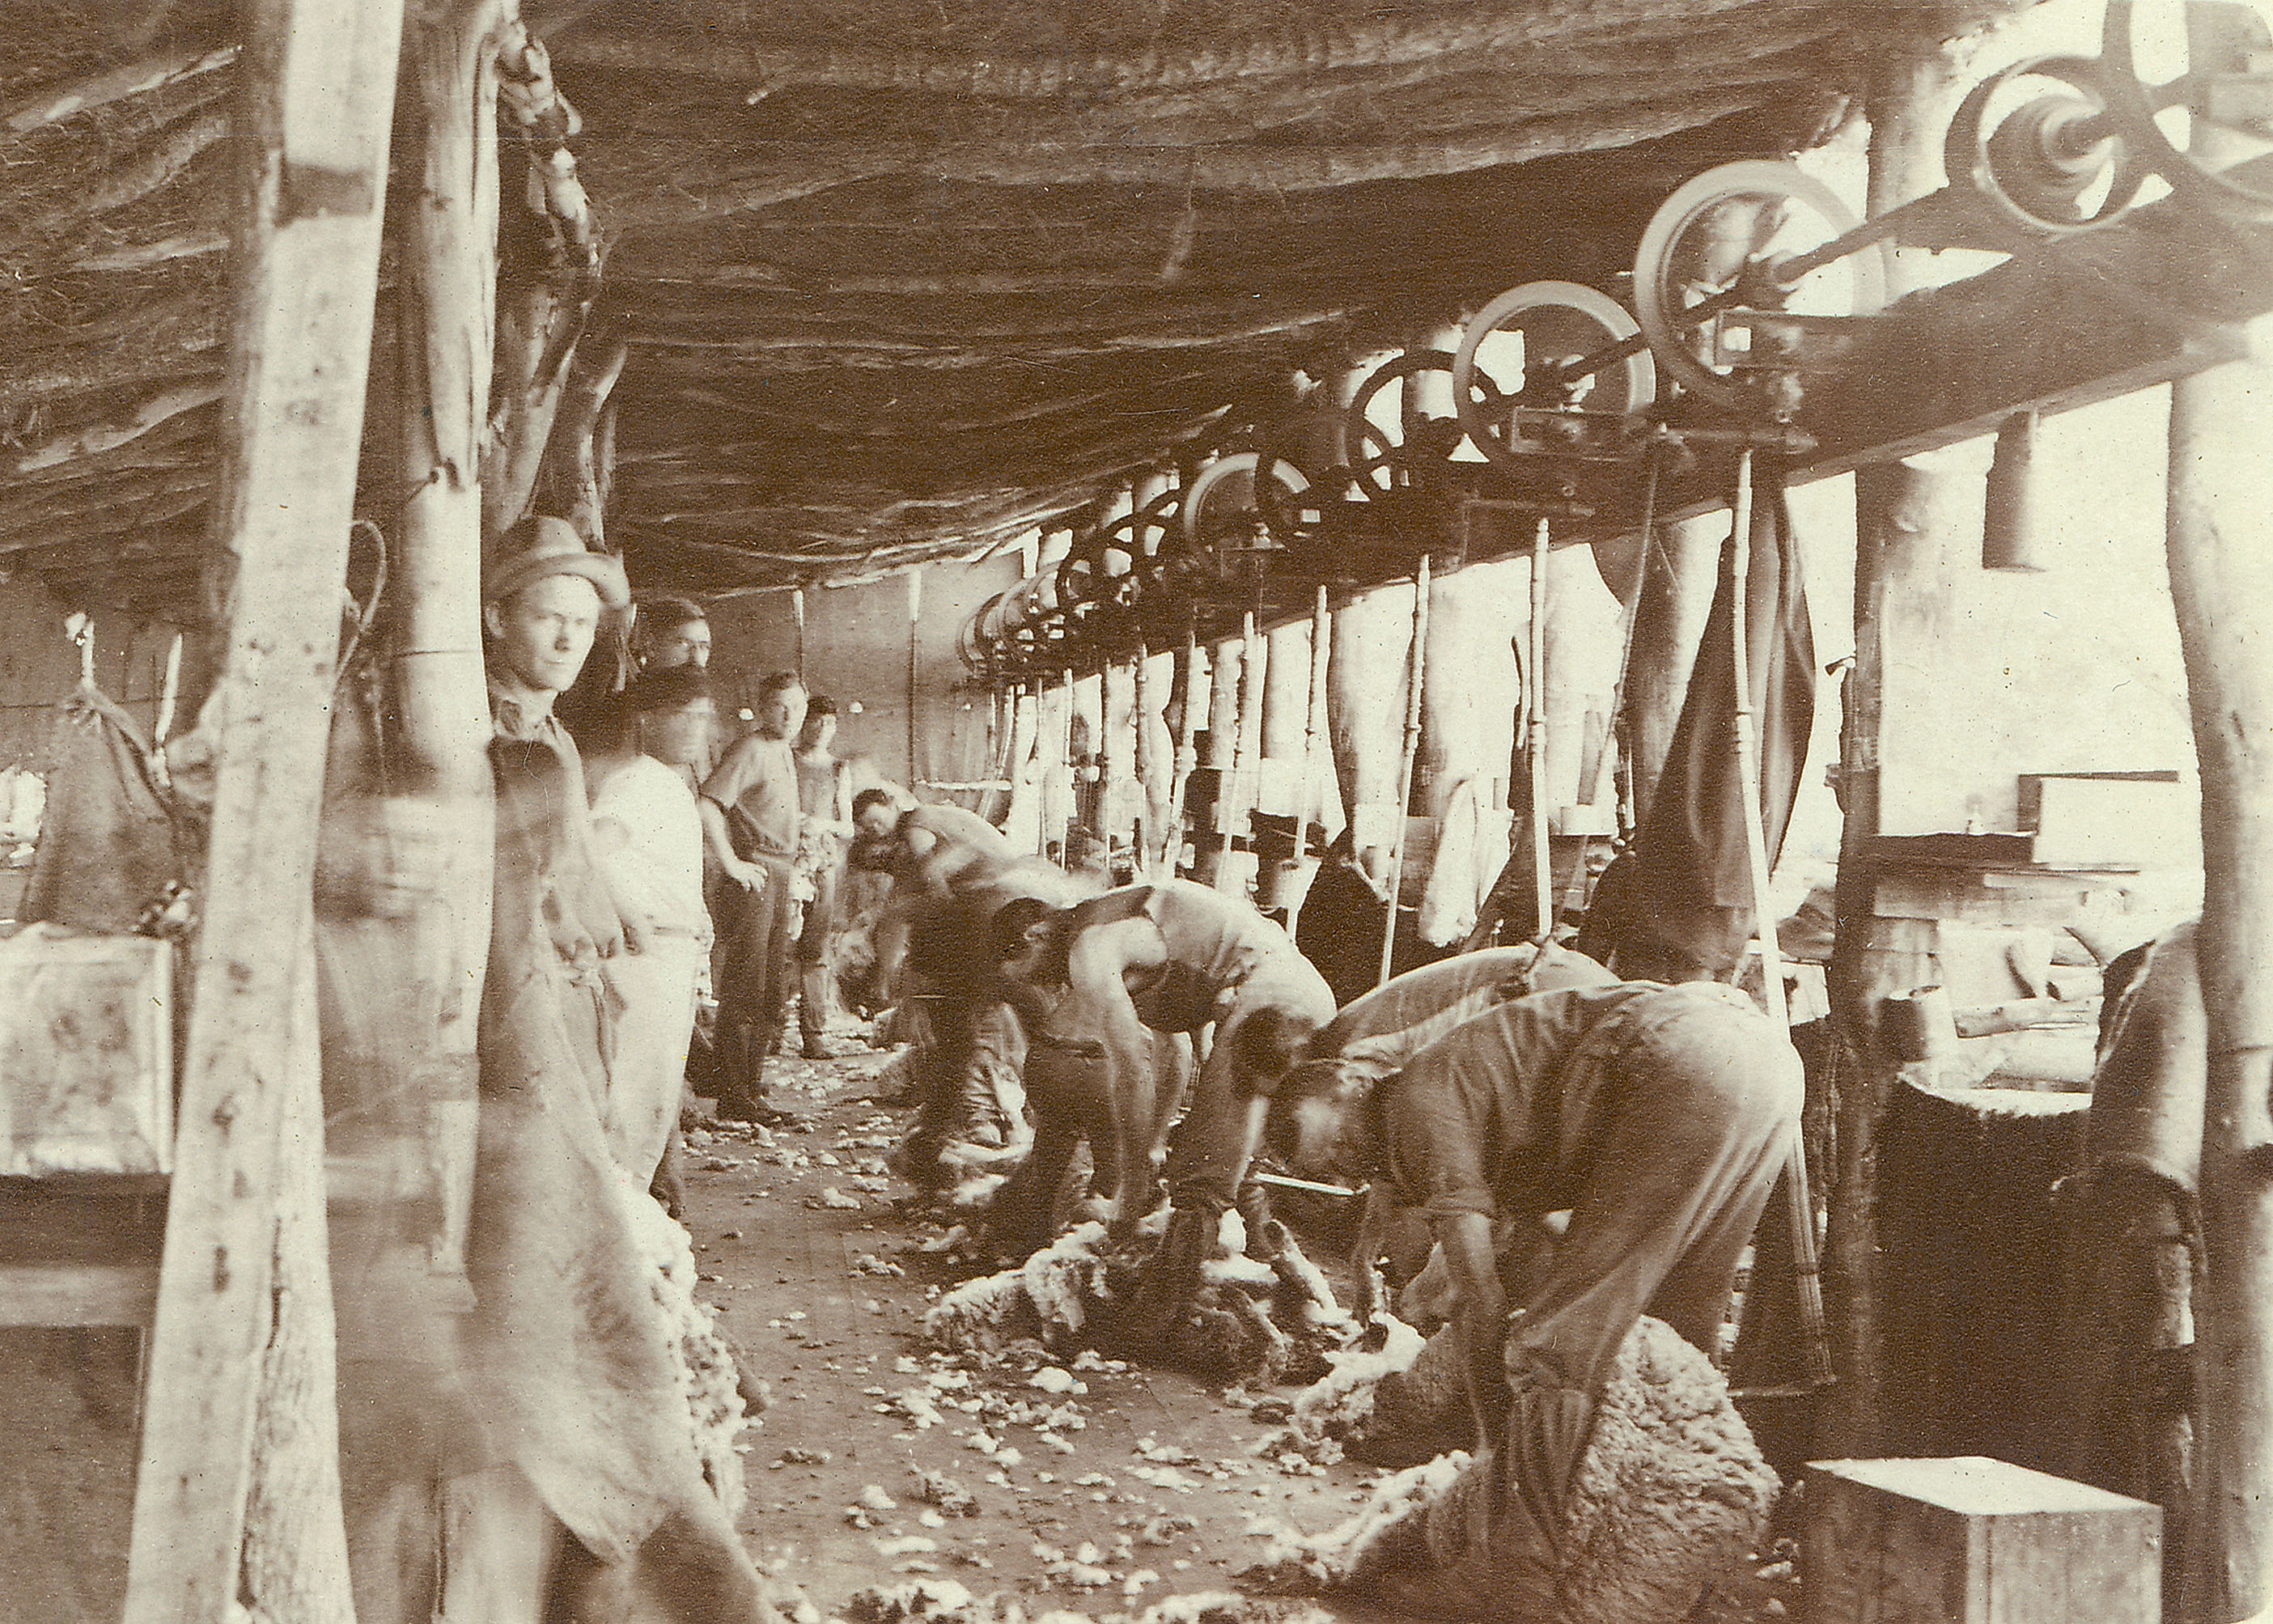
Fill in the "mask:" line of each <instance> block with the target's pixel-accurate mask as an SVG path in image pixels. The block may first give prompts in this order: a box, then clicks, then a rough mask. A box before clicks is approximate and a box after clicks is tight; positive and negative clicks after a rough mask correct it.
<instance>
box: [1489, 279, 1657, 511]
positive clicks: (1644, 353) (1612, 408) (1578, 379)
mask: <svg viewBox="0 0 2273 1624" xmlns="http://www.w3.org/2000/svg"><path fill="white" fill-rule="evenodd" d="M1639 332H1640V329H1639V327H1637V326H1635V325H1634V318H1632V317H1631V316H1629V315H1627V314H1626V312H1625V307H1624V306H1623V305H1621V304H1620V303H1618V302H1617V300H1615V299H1613V298H1611V297H1610V296H1609V295H1608V294H1606V293H1603V292H1602V291H1601V290H1600V289H1598V288H1589V287H1587V285H1586V284H1585V283H1583V282H1555V281H1548V282H1526V283H1524V284H1523V285H1522V286H1521V287H1519V288H1509V289H1508V290H1507V291H1506V292H1505V293H1504V294H1501V295H1500V296H1498V297H1497V298H1495V299H1494V300H1492V302H1491V303H1489V304H1487V305H1485V306H1484V307H1483V309H1482V310H1480V311H1477V312H1476V314H1475V318H1474V320H1473V321H1471V322H1469V323H1468V325H1467V326H1466V327H1465V328H1463V329H1462V330H1461V333H1460V348H1459V352H1458V353H1457V354H1455V355H1453V357H1452V406H1453V409H1454V410H1456V411H1458V412H1459V415H1460V426H1461V427H1462V428H1464V429H1466V430H1467V431H1468V438H1470V439H1472V440H1474V442H1475V443H1476V445H1477V447H1478V448H1479V449H1480V450H1482V453H1484V455H1485V456H1487V457H1489V458H1490V459H1491V460H1493V461H1494V462H1497V463H1498V464H1500V465H1501V466H1503V467H1512V466H1515V465H1516V464H1518V463H1519V462H1520V461H1521V460H1522V459H1523V456H1524V454H1525V453H1534V452H1537V451H1540V450H1542V449H1544V448H1543V447H1541V446H1539V445H1534V444H1532V443H1530V442H1527V441H1526V440H1524V439H1523V438H1522V436H1521V435H1520V434H1519V432H1518V431H1517V428H1516V415H1515V414H1516V408H1518V407H1539V408H1556V407H1564V408H1572V407H1575V408H1579V409H1580V410H1582V411H1588V412H1606V413H1617V414H1618V415H1625V414H1627V413H1631V412H1638V411H1639V410H1641V408H1644V407H1645V406H1647V405H1648V404H1649V403H1650V402H1651V401H1652V400H1654V399H1655V398H1656V396H1657V368H1656V366H1655V365H1654V363H1652V362H1651V360H1650V355H1649V351H1648V350H1647V348H1643V347H1642V346H1640V345H1639V344H1629V343H1628V342H1627V341H1629V340H1632V339H1633V338H1635V337H1636V335H1637V334H1638V333H1639ZM1621 350H1623V351H1624V352H1625V353H1623V354H1620V353H1617V352H1618V351H1621Z"/></svg>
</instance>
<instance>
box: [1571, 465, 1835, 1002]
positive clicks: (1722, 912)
mask: <svg viewBox="0 0 2273 1624" xmlns="http://www.w3.org/2000/svg"><path fill="white" fill-rule="evenodd" d="M1728 556H1729V555H1728V554H1726V553H1725V552H1724V554H1723V565H1722V572H1721V580H1720V583H1719V585H1718V586H1717V587H1715V589H1714V595H1713V608H1712V610H1711V613H1710V615H1709V616H1708V617H1707V620H1706V624H1705V636H1704V640H1703V642H1702V643H1701V644H1700V645H1699V648H1698V652H1697V663H1696V665H1695V667H1694V668H1693V669H1692V671H1691V672H1690V677H1689V687H1688V690H1687V692H1686V693H1685V694H1684V696H1683V699H1682V704H1681V716H1680V720H1679V721H1678V722H1677V723H1676V724H1675V726H1674V732H1673V740H1672V744H1671V745H1670V747H1669V749H1668V750H1667V752H1666V758H1665V765H1664V767H1663V768H1662V771H1661V773H1660V775H1659V777H1658V782H1657V790H1656V793H1655V794H1654V796H1653V797H1651V800H1650V807H1649V816H1648V818H1647V819H1646V820H1645V821H1644V822H1643V824H1642V827H1641V828H1640V829H1639V831H1638V832H1637V834H1636V835H1635V838H1634V842H1633V844H1632V847H1631V848H1630V849H1628V850H1627V851H1626V852H1625V853H1624V855H1623V856H1621V857H1619V858H1618V860H1617V862H1616V863H1614V864H1611V866H1610V869H1609V872H1607V873H1605V874H1604V875H1603V876H1602V884H1601V886H1600V887H1599V888H1598V889H1597V891H1596V894H1595V898H1594V907H1593V908H1592V909H1589V911H1588V915H1587V924H1586V927H1585V929H1584V930H1583V931H1582V932H1580V935H1579V940H1578V943H1577V946H1578V947H1579V951H1580V952H1582V953H1585V954H1588V955H1590V956H1592V957H1594V958H1595V959H1598V960H1601V961H1602V962H1605V963H1607V962H1609V955H1610V954H1613V953H1615V954H1617V955H1618V963H1617V969H1619V971H1620V973H1622V974H1624V975H1627V976H1631V977H1640V978H1646V979H1652V980H1662V981H1701V980H1714V981H1725V980H1727V979H1728V978H1729V977H1731V976H1733V975H1734V974H1735V973H1736V970H1737V966H1738V964H1739V963H1741V962H1742V961H1743V958H1744V945H1745V943H1746V942H1747V941H1748V940H1749V939H1751V936H1752V872H1751V868H1750V864H1749V861H1748V859H1747V857H1746V855H1745V849H1744V804H1743V800H1742V797H1741V796H1740V794H1739V792H1738V780H1737V752H1736V745H1735V742H1734V737H1735V735H1734V728H1735V716H1736V705H1735V700H1736V685H1735V675H1734V670H1733V657H1734V656H1733V654H1732V651H1731V647H1730V636H1729V633H1730V626H1731V620H1732V617H1733V616H1734V615H1735V612H1736V610H1735V594H1734V587H1735V583H1734V581H1733V580H1731V579H1730V577H1729V571H1728V567H1727V563H1726V559H1727V558H1728ZM1751 562H1752V567H1751V570H1750V572H1749V580H1747V582H1746V587H1745V607H1746V614H1745V622H1746V626H1745V632H1746V636H1747V639H1748V640H1749V641H1748V647H1749V648H1750V651H1751V654H1752V673H1751V674H1752V712H1753V715H1755V716H1757V717H1758V718H1759V741H1760V805H1761V809H1762V813H1763V817H1764V819H1765V822H1766V833H1767V852H1768V862H1769V864H1770V865H1771V867H1773V865H1774V862H1775V858H1776V854H1777V853H1778V852H1779V851H1780V850H1781V849H1782V846H1783V836H1784V830H1785V828H1786V827H1788V826H1789V823H1790V821H1791V809H1792V804H1793V802H1794V801H1795V800H1796V799H1797V796H1798V793H1799V775H1800V772H1801V770H1802V769H1803V768H1804V766H1805V764H1806V760H1807V744H1808V738H1809V736H1810V735H1811V733H1812V730H1813V728H1814V722H1815V636H1814V632H1813V630H1812V626H1811V625H1810V623H1809V620H1808V611H1807V587H1806V583H1805V581H1804V580H1803V578H1802V574H1801V570H1800V556H1799V547H1798V543H1797V539H1796V538H1795V537H1794V535H1793V534H1792V525H1791V508H1790V505H1789V502H1788V501H1787V500H1786V498H1785V493H1784V486H1783V476H1782V467H1781V465H1779V464H1776V463H1774V462H1773V461H1771V460H1769V459H1767V458H1765V457H1763V458H1761V459H1759V491H1758V495H1757V498H1756V499H1755V501H1754V503H1753V506H1752V550H1751Z"/></svg>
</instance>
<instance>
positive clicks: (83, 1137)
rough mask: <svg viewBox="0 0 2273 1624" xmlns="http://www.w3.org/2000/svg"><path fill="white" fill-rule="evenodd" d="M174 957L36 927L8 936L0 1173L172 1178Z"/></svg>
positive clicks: (165, 950)
mask: <svg viewBox="0 0 2273 1624" xmlns="http://www.w3.org/2000/svg"><path fill="white" fill-rule="evenodd" d="M172 955H173V949H172V948H171V947H169V946H168V945H167V944H166V943H164V942H162V941H156V940H153V939H150V938H147V937H141V936H71V935H63V934H59V933H56V932H50V931H48V930H44V929H41V928H40V927H38V926H34V927H33V928H32V929H30V930H26V931H24V932H20V933H19V934H18V935H15V936H11V937H10V938H8V939H6V940H4V941H0V1175H12V1176H19V1177H31V1178H41V1177H46V1176H49V1175H52V1174H60V1173H163V1172H169V1171H172V1168H173V1147H174V1085H173V1026H172V1016H171V1014H170V1013H169V1005H170V1002H171V996H172V969H173V957H172Z"/></svg>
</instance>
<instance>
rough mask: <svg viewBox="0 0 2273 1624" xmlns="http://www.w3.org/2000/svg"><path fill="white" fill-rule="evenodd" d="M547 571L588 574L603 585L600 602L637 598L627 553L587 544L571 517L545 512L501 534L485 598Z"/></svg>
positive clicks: (485, 579) (620, 604)
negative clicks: (626, 564) (628, 576)
mask: <svg viewBox="0 0 2273 1624" xmlns="http://www.w3.org/2000/svg"><path fill="white" fill-rule="evenodd" d="M547 575H581V576H582V577H583V578H584V579H585V580H589V581H590V582H591V583H592V585H593V586H594V587H597V588H598V589H599V593H600V602H603V603H604V604H605V605H607V607H608V608H610V609H624V608H626V607H628V606H629V605H630V603H631V601H632V588H631V582H630V581H628V580H626V579H625V576H624V564H623V560H622V559H620V558H611V557H609V556H608V555H607V554H606V553H604V552H594V551H593V550H591V549H590V548H589V547H587V546H585V545H584V538H583V537H582V536H581V535H577V534H576V529H575V527H574V525H571V524H570V523H569V522H568V521H567V520H566V519H554V518H551V517H550V516H548V515H544V514H540V515H538V516H536V517H535V518H530V519H524V520H521V522H520V523H519V524H517V525H515V526H514V528H512V529H510V530H507V531H506V533H505V534H504V535H502V536H500V537H499V538H498V547H497V551H496V553H495V554H494V555H493V556H492V557H491V559H490V562H489V567H488V568H487V569H485V570H484V571H483V572H482V602H484V603H495V602H499V600H500V599H504V598H509V597H511V596H512V595H514V593H516V592H518V591H520V590H521V588H522V587H526V586H527V585H529V582H531V581H533V580H543V579H544V577H546V576H547Z"/></svg>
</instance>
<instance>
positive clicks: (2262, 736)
mask: <svg viewBox="0 0 2273 1624" xmlns="http://www.w3.org/2000/svg"><path fill="white" fill-rule="evenodd" d="M2269 432H2273V363H2268V362H2267V361H2264V360H2257V359H2252V360H2247V361H2236V362H2229V363H2226V364H2225V365H2224V366H2222V367H2217V368H2215V369H2213V370H2210V371H2208V372H2202V373H2197V374H2196V375H2195V376H2194V377H2192V378H2184V379H2181V380H2180V381H2179V383H2177V384H2175V385H2172V392H2171V439H2170V457H2171V462H2170V468H2171V473H2170V479H2171V483H2170V509H2169V519H2168V545H2169V553H2170V570H2171V595H2172V601H2173V602H2174V603H2175V605H2176V607H2177V610H2178V620H2179V642H2180V646H2181V647H2182V648H2183V649H2184V651H2185V655H2186V667H2187V693H2188V696H2189V702H2190V704H2191V706H2192V707H2193V711H2194V752H2195V756H2196V759H2197V760H2199V761H2200V763H2201V766H2202V924H2201V927H2200V932H2199V934H2198V936H2197V938H2196V943H2195V945H2196V951H2197V956H2198V959H2199V962H2200V965H2201V974H2202V1011H2203V1014H2204V1016H2205V1017H2206V1018H2207V1020H2208V1022H2209V1096H2208V1100H2207V1103H2206V1110H2205V1112H2204V1121H2203V1134H2202V1190H2201V1198H2202V1254H2203V1255H2202V1266H2201V1268H2200V1269H2199V1271H2198V1272H2197V1274H2196V1276H2195V1280H2196V1286H2195V1296H2194V1325H2195V1340H2196V1342H2197V1343H2198V1344H2199V1345H2200V1362H2199V1364H2198V1366H2197V1369H2198V1371H2199V1376H2198V1378H2197V1379H2198V1381H2200V1383H2201V1386H2200V1389H2199V1398H2198V1415H2197V1418H2196V1421H2195V1426H2196V1427H2197V1429H2198V1430H2197V1432H2196V1433H2195V1443H2194V1448H2195V1452H2196V1453H2195V1457H2194V1458H2195V1466H2194V1471H2195V1482H2194V1505H2195V1506H2196V1507H2198V1508H2200V1509H2199V1510H2198V1511H2197V1512H2196V1513H2195V1514H2194V1515H2192V1516H2190V1517H2189V1518H2188V1519H2187V1521H2188V1523H2189V1525H2190V1526H2192V1527H2194V1528H2197V1529H2199V1530H2200V1531H2201V1536H2202V1537H2201V1538H2199V1539H2198V1540H2196V1541H2194V1542H2193V1543H2194V1545H2195V1546H2196V1549H2195V1551H2194V1552H2193V1553H2190V1555H2191V1556H2192V1557H2193V1558H2194V1560H2192V1561H2190V1562H2189V1564H2188V1568H2187V1572H2186V1574H2185V1575H2183V1578H2182V1582H2181V1594H2182V1595H2183V1596H2184V1598H2185V1606H2184V1614H2185V1616H2186V1617H2187V1618H2188V1619H2189V1620H2203V1621H2204V1624H2209V1620H2227V1619H2238V1618H2249V1617H2257V1616H2262V1615H2263V1613H2265V1612H2266V1610H2267V1608H2268V1606H2269V1604H2273V1117H2269V1114H2268V1105H2269V1102H2273V759H2269V757H2268V754H2267V752H2266V750H2265V748H2264V742H2265V740H2266V739H2267V738H2268V737H2273V663H2269V662H2268V660H2267V657H2266V654H2267V650H2268V648H2269V647H2273V517H2269V515H2268V513H2267V511H2266V508H2265V504H2264V499H2263V471H2264V457H2265V449H2264V448H2265V445H2266V436H2267V435H2268V434H2269Z"/></svg>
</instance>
